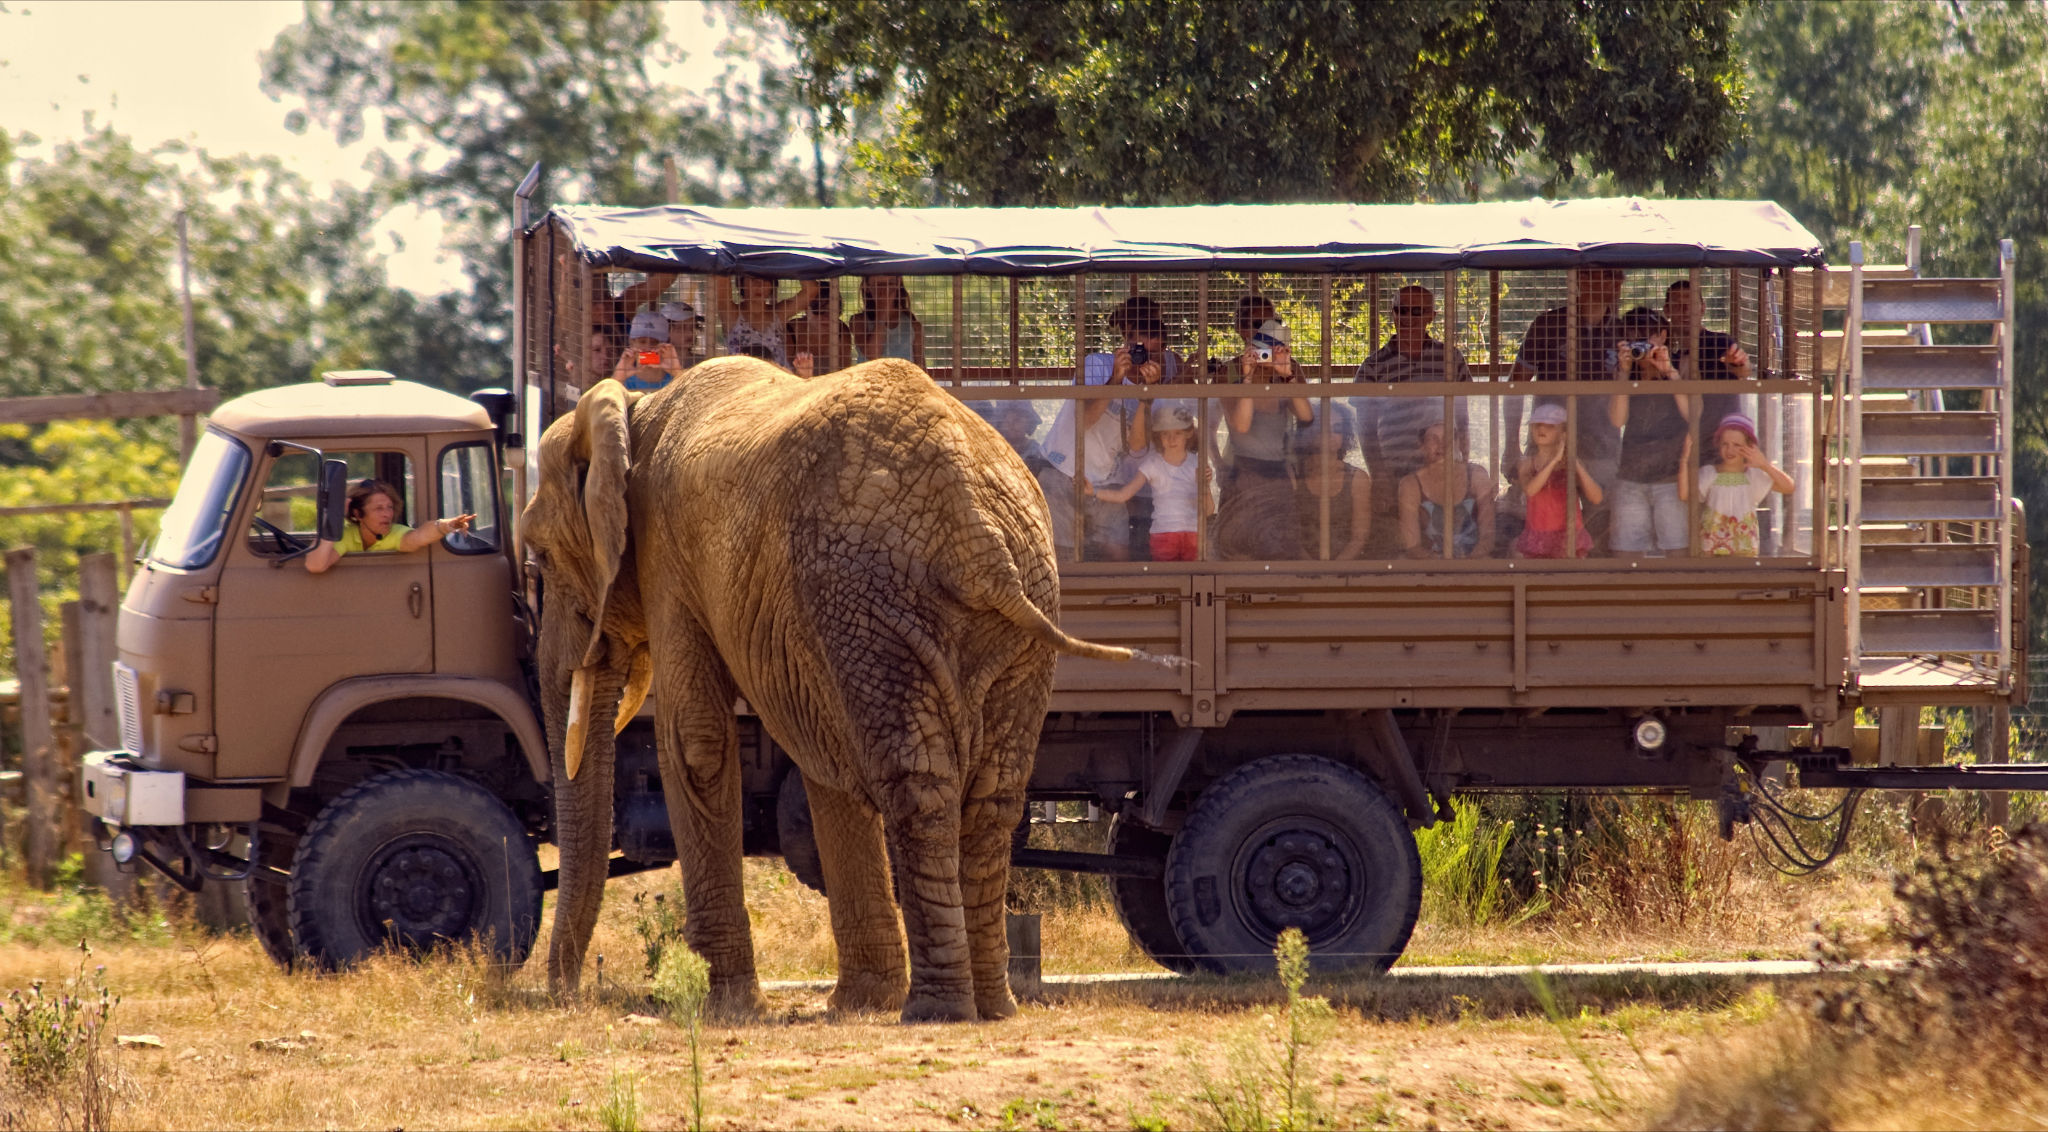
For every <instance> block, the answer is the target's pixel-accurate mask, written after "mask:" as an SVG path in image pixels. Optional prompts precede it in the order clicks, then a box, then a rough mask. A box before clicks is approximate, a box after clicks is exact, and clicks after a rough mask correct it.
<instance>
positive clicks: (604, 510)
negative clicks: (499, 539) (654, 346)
mask: <svg viewBox="0 0 2048 1132" xmlns="http://www.w3.org/2000/svg"><path fill="white" fill-rule="evenodd" d="M627 404H628V397H627V394H626V387H625V386H623V385H620V384H619V383H618V382H616V381H613V380H611V379H610V378H607V379H605V380H603V381H600V382H598V383H597V384H596V385H595V386H592V387H591V389H590V390H589V391H588V392H586V393H585V394H584V395H583V397H582V399H581V400H579V401H577V402H576V432H575V438H574V441H573V445H572V449H573V451H574V452H575V453H576V455H577V457H578V459H577V461H576V463H578V464H580V465H582V467H583V520H584V523H585V524H586V525H587V526H588V527H589V529H590V559H591V562H590V566H591V575H592V579H591V580H592V582H593V585H594V589H595V593H594V594H593V595H592V597H593V600H594V603H595V604H594V608H592V609H591V611H590V641H589V643H588V644H586V645H585V646H584V648H583V666H584V667H588V666H590V665H593V664H596V663H597V662H598V661H599V660H601V659H603V657H604V607H605V602H606V601H607V600H608V599H609V598H610V596H611V591H612V584H613V583H614V582H615V581H617V580H618V576H619V564H620V562H621V560H623V559H624V557H625V554H626V477H627V476H628V475H629V474H630V473H631V471H632V464H633V441H632V436H631V434H630V433H629V432H628V430H627V425H626V406H627Z"/></svg>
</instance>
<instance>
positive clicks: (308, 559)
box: [300, 541, 341, 574]
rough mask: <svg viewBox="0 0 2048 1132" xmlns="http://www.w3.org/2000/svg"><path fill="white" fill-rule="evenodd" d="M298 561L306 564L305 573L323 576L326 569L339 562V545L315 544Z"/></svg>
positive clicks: (336, 543) (332, 543)
mask: <svg viewBox="0 0 2048 1132" xmlns="http://www.w3.org/2000/svg"><path fill="white" fill-rule="evenodd" d="M300 561H302V562H304V563H305V564H306V573H308V574H325V573H326V572H327V570H328V567H330V566H333V565H334V564H335V563H336V562H339V561H341V544H340V543H338V542H324V541H323V542H318V543H315V544H314V545H313V549H311V550H309V551H307V552H306V556H305V557H304V558H302V559H300Z"/></svg>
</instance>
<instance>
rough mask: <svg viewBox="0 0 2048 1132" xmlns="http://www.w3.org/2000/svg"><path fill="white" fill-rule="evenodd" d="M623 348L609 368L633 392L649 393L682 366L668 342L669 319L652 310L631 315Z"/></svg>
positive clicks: (673, 348)
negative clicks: (614, 363) (629, 328)
mask: <svg viewBox="0 0 2048 1132" xmlns="http://www.w3.org/2000/svg"><path fill="white" fill-rule="evenodd" d="M628 334H629V336H628V338H627V340H626V351H625V353H622V354H620V355H619V363H618V364H617V365H615V366H613V367H612V377H613V378H615V379H617V380H618V382H619V384H621V385H623V386H625V387H626V388H627V389H629V390H632V391H633V392H636V393H651V392H653V391H654V390H656V389H660V388H661V387H662V386H664V385H667V384H668V383H669V380H670V379H671V378H673V377H674V376H675V375H676V374H679V373H681V372H682V371H683V369H684V368H685V367H684V366H683V361H682V358H681V357H680V356H679V355H678V354H677V353H676V348H675V346H674V345H673V344H671V343H670V342H669V321H668V319H666V318H663V317H662V316H661V315H660V314H658V313H656V312H654V311H641V312H640V313H639V314H636V315H634V316H633V325H632V329H631V330H630V331H629V332H628Z"/></svg>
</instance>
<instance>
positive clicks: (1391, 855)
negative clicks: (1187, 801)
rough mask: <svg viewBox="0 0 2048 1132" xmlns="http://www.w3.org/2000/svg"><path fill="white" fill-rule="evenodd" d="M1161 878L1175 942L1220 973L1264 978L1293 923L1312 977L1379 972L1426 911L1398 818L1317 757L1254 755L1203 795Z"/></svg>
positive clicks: (1415, 860) (1344, 769) (1413, 855)
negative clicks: (1253, 974) (1305, 944)
mask: <svg viewBox="0 0 2048 1132" xmlns="http://www.w3.org/2000/svg"><path fill="white" fill-rule="evenodd" d="M1166 880H1167V904H1168V907H1169V909H1170V910H1171V914H1172V921H1173V927H1174V931H1175V933H1176V934H1177V935H1178V936H1179V938H1180V942H1181V944H1182V945H1183V947H1184V948H1185V950H1187V951H1188V952H1189V953H1190V954H1191V955H1193V956H1194V961H1195V962H1196V963H1198V964H1199V965H1200V967H1201V968H1202V969H1204V970H1208V971H1212V972H1215V973H1218V974H1238V973H1251V972H1265V973H1270V972H1271V971H1272V970H1273V946H1274V944H1275V943H1276V942H1278V940H1279V938H1280V933H1281V932H1282V931H1284V930H1286V929H1287V928H1290V927H1293V928H1299V929H1301V932H1302V934H1303V935H1304V936H1306V937H1307V939H1308V945H1309V954H1310V963H1311V965H1312V966H1313V968H1314V969H1315V970H1317V971H1323V972H1336V971H1355V970H1385V969H1386V968H1388V967H1390V966H1392V965H1393V962H1394V960H1395V959H1396V958H1399V956H1400V954H1401V949H1402V948H1403V947H1405V946H1407V943H1408V936H1409V933H1410V932H1412V931H1414V930H1415V918H1416V915H1417V914H1418V913H1419V912H1420V911H1421V908H1422V858H1421V856H1420V854H1418V853H1417V851H1416V848H1415V838H1414V836H1413V835H1412V834H1410V833H1409V831H1408V823H1407V822H1406V821H1405V820H1404V819H1403V818H1402V816H1401V812H1400V810H1398V809H1397V808H1396V807H1395V806H1394V804H1393V802H1392V801H1390V800H1389V799H1388V798H1387V796H1386V794H1385V793H1384V792H1382V791H1381V790H1380V788H1379V787H1378V786H1376V785H1375V784H1374V783H1373V782H1372V781H1371V780H1370V779H1368V778H1367V777H1366V776H1365V775H1363V774H1361V773H1359V772H1358V771H1357V770H1354V769H1352V768H1351V767H1348V766H1345V765H1343V764H1342V763H1338V762H1333V761H1332V760H1330V759H1326V758H1321V757H1319V756H1315V755H1272V756H1269V757H1267V758H1263V759H1259V760H1258V761H1256V762H1252V763H1248V764H1246V765H1244V766H1242V767H1239V768H1238V769H1237V770H1235V771H1233V772H1232V773H1230V774H1228V775H1226V776H1224V777H1223V778H1221V779H1218V780H1217V781H1216V782H1214V783H1212V784H1211V785H1210V786H1209V787H1208V789H1206V790H1204V791H1202V795H1201V797H1200V798H1198V799H1196V801H1195V805H1194V808H1193V809H1191V810H1190V811H1189V812H1188V817H1187V823H1186V824H1185V825H1184V826H1182V828H1181V831H1180V833H1179V834H1178V835H1177V836H1175V838H1174V840H1173V849H1172V851H1171V852H1170V853H1169V854H1168V855H1167V863H1166Z"/></svg>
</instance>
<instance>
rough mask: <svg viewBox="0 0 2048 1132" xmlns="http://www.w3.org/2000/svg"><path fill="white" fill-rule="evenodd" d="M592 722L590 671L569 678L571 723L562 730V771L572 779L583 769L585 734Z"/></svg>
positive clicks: (577, 672) (582, 669)
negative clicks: (590, 721)
mask: <svg viewBox="0 0 2048 1132" xmlns="http://www.w3.org/2000/svg"><path fill="white" fill-rule="evenodd" d="M589 720H590V669H589V668H578V669H577V670H576V672H575V675H573V676H571V677H569V721H568V724H567V726H565V727H564V728H563V729H562V730H563V732H564V734H563V736H562V769H563V770H565V771H567V772H568V775H569V777H570V778H574V777H576V772H577V771H579V770H581V769H583V733H584V731H585V730H586V728H587V725H588V723H589Z"/></svg>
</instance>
